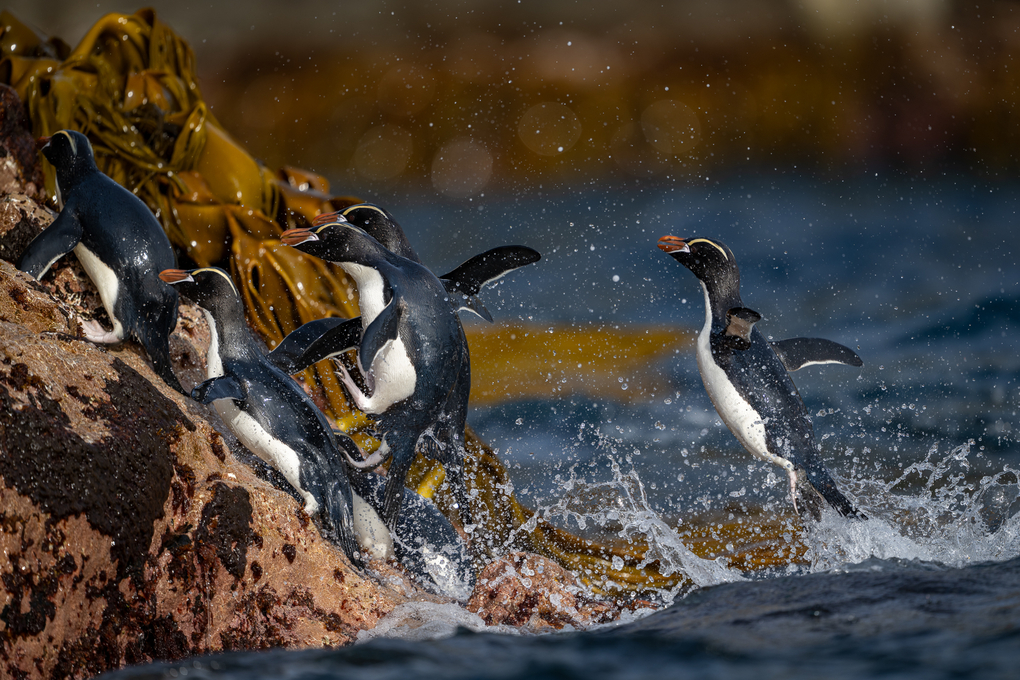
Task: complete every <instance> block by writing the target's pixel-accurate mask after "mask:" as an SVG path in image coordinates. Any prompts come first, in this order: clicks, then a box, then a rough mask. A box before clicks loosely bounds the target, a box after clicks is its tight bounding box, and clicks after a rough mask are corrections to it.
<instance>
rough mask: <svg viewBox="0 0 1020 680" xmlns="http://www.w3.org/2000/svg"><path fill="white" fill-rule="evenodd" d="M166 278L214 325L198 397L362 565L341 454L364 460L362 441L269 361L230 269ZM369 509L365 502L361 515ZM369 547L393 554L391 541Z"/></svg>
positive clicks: (164, 274)
mask: <svg viewBox="0 0 1020 680" xmlns="http://www.w3.org/2000/svg"><path fill="white" fill-rule="evenodd" d="M160 278H161V279H163V280H164V281H166V282H167V283H170V284H173V285H174V286H176V287H177V288H178V289H179V290H180V292H181V294H183V295H185V296H187V297H189V298H191V300H193V301H194V302H195V304H197V305H198V306H199V307H201V308H202V310H203V311H204V312H205V317H206V320H207V321H208V323H209V330H210V333H211V336H212V339H211V341H210V343H209V353H208V358H207V369H206V372H207V375H208V379H207V380H206V381H205V382H203V383H201V384H200V385H198V386H196V387H195V389H193V390H192V391H191V396H192V398H193V399H195V401H198V402H201V403H203V404H209V403H211V404H212V405H213V408H215V409H216V412H217V413H219V415H220V417H221V418H223V422H224V423H226V425H227V427H229V428H230V431H231V432H233V433H234V435H235V436H236V437H237V438H238V440H240V442H241V443H242V444H244V446H245V447H247V448H248V449H249V450H250V451H251V452H252V453H254V454H255V455H257V456H258V457H259V458H261V459H263V460H264V461H266V462H267V463H269V464H271V465H272V466H273V467H275V468H276V469H277V470H279V471H280V473H282V474H283V476H284V477H285V478H286V479H287V481H288V482H289V483H290V484H291V486H293V487H294V489H295V490H297V492H298V494H299V495H300V496H301V498H302V499H303V500H304V503H305V505H304V509H305V512H307V513H308V514H309V515H311V516H313V517H315V516H318V517H319V518H320V524H321V527H322V534H323V537H325V538H326V539H327V540H330V541H332V542H333V543H336V544H337V545H339V546H340V547H341V548H342V549H343V551H344V552H345V553H346V554H347V557H348V558H350V560H351V562H352V563H354V564H355V565H356V566H359V567H360V566H363V564H364V563H363V561H362V556H361V554H360V553H359V551H358V537H357V535H356V531H355V526H354V516H353V506H354V499H353V497H352V493H351V486H350V481H349V480H348V478H347V468H346V464H345V462H344V457H343V456H342V455H341V452H342V453H343V454H344V455H345V456H346V457H348V458H350V457H352V456H353V457H354V458H355V459H360V457H361V454H360V450H359V449H358V447H357V445H356V444H355V443H354V442H353V441H352V440H351V439H350V438H349V437H347V436H346V435H343V434H335V433H334V432H333V431H332V429H331V428H330V426H329V423H328V422H327V421H326V418H325V416H323V415H322V413H321V412H320V411H319V409H318V408H316V406H315V404H314V403H313V402H312V400H311V399H310V398H309V397H308V395H307V394H305V392H304V390H302V389H301V387H300V386H298V384H297V383H296V382H294V380H293V378H291V377H290V376H288V375H287V374H285V373H284V372H283V371H281V370H280V369H278V368H277V367H276V366H274V365H273V364H272V362H270V361H269V360H268V359H266V357H265V355H264V354H263V353H262V350H261V349H260V348H259V346H258V345H257V344H256V343H255V341H254V339H253V338H252V336H251V334H250V332H249V331H248V326H247V324H246V323H245V319H244V308H243V306H242V304H241V298H240V296H239V295H238V293H237V289H236V288H235V287H234V283H233V281H231V280H230V276H229V275H228V274H227V273H226V272H225V271H223V270H222V269H218V268H215V267H205V268H202V269H193V270H190V271H185V270H181V269H167V270H165V271H163V272H162V273H161V274H160ZM363 510H364V508H359V515H361V514H363V512H362V511H363ZM382 533H383V534H385V535H383V536H380V535H378V532H377V535H376V536H375V537H374V538H373V543H378V542H379V541H380V540H381V541H383V542H385V541H388V540H389V535H388V534H386V532H385V531H383V532H382ZM370 552H376V553H381V556H388V555H387V554H386V553H387V550H386V548H385V546H384V547H383V548H381V549H376V550H371V551H370ZM389 553H390V554H392V545H390V548H389Z"/></svg>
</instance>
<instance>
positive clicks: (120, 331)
mask: <svg viewBox="0 0 1020 680" xmlns="http://www.w3.org/2000/svg"><path fill="white" fill-rule="evenodd" d="M74 254H75V255H76V256H77V257H78V261H79V262H81V266H82V268H83V269H84V270H85V273H86V274H88V275H89V278H90V279H92V283H94V284H96V288H97V289H98V290H99V299H100V300H102V301H103V308H104V309H105V310H106V313H107V315H108V316H109V317H110V320H111V321H113V335H112V338H115V340H117V341H119V340H123V339H124V325H123V324H122V323H121V321H120V319H118V318H117V316H116V315H115V314H114V313H113V308H114V306H115V305H116V304H117V297H118V296H119V295H120V287H121V286H120V279H119V278H118V277H117V274H115V273H114V271H113V270H112V269H110V267H109V266H107V264H106V263H105V262H103V261H102V260H100V259H99V258H98V257H97V256H96V254H95V253H93V252H92V251H91V250H89V249H88V248H86V247H85V246H84V245H82V244H81V243H79V244H78V245H76V246H75V247H74ZM115 340H113V339H111V341H115Z"/></svg>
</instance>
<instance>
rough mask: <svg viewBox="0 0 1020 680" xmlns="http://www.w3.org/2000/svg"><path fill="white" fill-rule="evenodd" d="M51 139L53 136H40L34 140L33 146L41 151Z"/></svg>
mask: <svg viewBox="0 0 1020 680" xmlns="http://www.w3.org/2000/svg"><path fill="white" fill-rule="evenodd" d="M51 139H53V138H52V137H40V138H39V139H37V140H35V148H36V149H38V150H39V151H42V150H43V149H45V148H46V147H48V146H49V145H50V140H51Z"/></svg>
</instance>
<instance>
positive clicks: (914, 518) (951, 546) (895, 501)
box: [807, 442, 1020, 571]
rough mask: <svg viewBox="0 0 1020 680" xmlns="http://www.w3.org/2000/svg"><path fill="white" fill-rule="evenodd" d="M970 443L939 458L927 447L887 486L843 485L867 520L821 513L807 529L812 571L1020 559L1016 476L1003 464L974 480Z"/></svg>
mask: <svg viewBox="0 0 1020 680" xmlns="http://www.w3.org/2000/svg"><path fill="white" fill-rule="evenodd" d="M972 446H973V442H968V443H966V444H961V445H959V446H956V447H954V448H952V449H951V450H950V451H948V452H946V453H940V452H939V447H938V444H935V445H933V446H931V447H930V448H929V449H928V452H927V454H926V455H925V458H924V460H921V461H917V462H915V463H912V464H910V465H909V466H907V467H906V468H904V469H903V471H902V472H901V473H900V474H899V476H897V477H896V478H895V479H893V480H892V481H889V482H884V481H881V480H874V479H867V478H859V479H856V480H854V481H853V482H852V483H851V485H850V487H851V488H853V489H854V490H855V491H856V495H857V497H858V499H859V500H860V501H861V502H862V506H863V507H864V508H865V510H866V511H867V512H868V515H869V516H870V517H871V519H869V520H868V521H866V522H855V521H852V520H846V519H844V518H841V517H838V516H836V515H835V513H830V514H827V515H826V516H824V517H823V519H822V521H821V522H819V523H818V524H817V525H815V526H814V527H812V529H811V531H810V533H809V537H808V545H809V548H808V552H807V558H808V560H809V561H810V563H811V570H812V571H824V570H829V569H834V568H839V567H840V566H844V565H846V564H856V563H859V562H863V561H865V560H867V559H870V558H879V559H894V558H900V559H908V560H922V561H928V562H937V563H940V564H943V565H946V566H950V567H962V566H965V565H967V564H972V563H975V562H989V561H1003V560H1007V559H1011V558H1013V557H1016V556H1018V555H1020V514H1016V513H1015V512H1013V511H1014V509H1015V506H1016V505H1017V504H1018V503H1020V500H1018V488H1020V484H1018V483H1020V473H1018V471H1017V470H1014V469H1012V468H1011V467H1009V466H1003V469H1002V470H1001V471H999V472H996V473H993V474H989V475H978V474H976V473H975V472H974V471H973V469H972V468H973V466H972V463H971V460H970V458H971V448H972Z"/></svg>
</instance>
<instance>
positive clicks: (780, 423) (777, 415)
mask: <svg viewBox="0 0 1020 680" xmlns="http://www.w3.org/2000/svg"><path fill="white" fill-rule="evenodd" d="M658 246H659V249H660V250H662V251H663V252H666V253H669V254H670V255H671V256H672V257H673V259H675V260H676V261H677V262H679V263H680V264H682V265H683V266H685V267H687V268H688V269H690V270H691V272H692V273H693V274H694V275H695V276H697V277H698V279H699V280H700V281H701V286H702V288H703V289H704V291H705V326H704V327H703V328H702V329H701V333H700V334H699V335H698V349H697V357H698V369H699V370H700V372H701V379H702V381H703V382H704V383H705V390H706V391H707V392H708V396H709V398H711V400H712V403H713V404H714V405H715V408H716V411H718V412H719V416H720V417H721V418H722V420H723V422H724V423H726V426H727V427H728V428H730V431H731V432H732V433H733V434H734V436H736V438H737V440H739V441H740V443H741V444H742V445H743V446H744V448H745V449H747V450H748V451H749V452H750V453H752V454H754V455H755V456H758V457H759V458H762V459H764V460H767V461H769V462H772V463H775V464H776V465H779V466H780V467H782V468H783V469H785V470H786V472H787V474H788V475H789V478H790V493H791V496H792V497H793V503H794V508H795V509H797V511H798V513H800V512H802V511H807V512H809V513H810V514H811V515H812V516H813V517H814V518H815V519H818V518H820V516H821V509H820V507H819V503H818V499H817V495H818V494H820V495H821V497H822V498H824V499H825V501H826V502H828V503H829V505H831V506H832V507H834V508H835V509H836V510H838V511H839V512H840V514H842V515H844V516H850V517H857V518H860V519H866V517H865V516H864V515H863V514H862V513H861V512H860V511H858V510H857V509H856V508H855V507H854V505H853V503H851V502H850V500H848V499H847V497H846V496H844V495H843V494H842V492H840V490H839V489H838V488H836V483H835V481H834V480H833V479H832V477H831V476H830V475H829V472H828V470H826V469H825V466H824V465H822V462H821V460H820V459H819V456H818V446H817V444H815V435H814V429H813V428H812V426H811V420H810V418H809V416H808V412H807V409H806V408H805V407H804V402H803V401H801V398H800V394H799V393H798V392H797V387H796V386H795V385H794V384H793V380H791V379H790V375H789V372H790V371H796V370H797V369H800V368H803V367H804V366H810V365H812V364H829V363H838V364H846V365H848V366H862V365H863V362H862V361H861V358H860V357H859V356H857V354H856V353H855V352H854V351H853V350H851V349H849V348H847V347H844V346H843V345H840V344H838V343H835V342H832V341H831V340H823V339H820V338H792V339H790V340H782V341H779V342H772V343H770V342H767V341H766V340H765V338H764V336H763V335H762V334H761V332H760V331H759V330H758V329H757V328H756V327H755V326H754V324H755V323H756V322H758V321H760V320H761V318H762V317H761V315H760V314H759V313H758V312H756V311H754V310H752V309H748V308H747V307H744V303H743V302H742V301H741V299H740V270H739V269H738V267H737V263H736V260H735V259H734V257H733V252H732V251H731V250H730V249H729V248H727V247H726V246H725V245H723V244H722V243H719V242H718V241H715V240H713V239H708V238H693V239H681V238H677V237H676V236H663V237H662V238H660V239H659V242H658ZM800 482H806V483H807V485H808V486H809V487H810V488H812V489H814V491H815V492H816V493H815V494H812V493H806V489H803V488H801V485H800ZM798 491H799V492H800V496H801V499H802V500H803V501H804V503H803V505H804V506H806V507H798V505H797V496H798Z"/></svg>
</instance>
